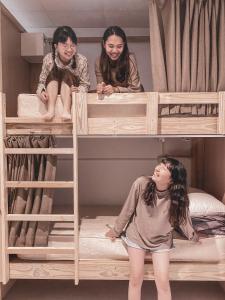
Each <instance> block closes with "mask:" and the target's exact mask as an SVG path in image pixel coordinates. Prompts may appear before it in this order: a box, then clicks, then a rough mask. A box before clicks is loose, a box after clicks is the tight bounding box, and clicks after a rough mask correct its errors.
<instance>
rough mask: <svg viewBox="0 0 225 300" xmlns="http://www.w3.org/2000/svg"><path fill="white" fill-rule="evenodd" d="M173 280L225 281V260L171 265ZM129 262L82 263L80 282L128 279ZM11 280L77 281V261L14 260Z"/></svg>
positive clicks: (149, 274)
mask: <svg viewBox="0 0 225 300" xmlns="http://www.w3.org/2000/svg"><path fill="white" fill-rule="evenodd" d="M169 268H170V269H169V277H170V280H177V281H184V280H186V281H224V278H225V261H222V262H221V263H218V264H214V263H198V262H193V263H191V262H188V263H187V262H185V263H183V262H177V263H175V262H171V263H170V267H169ZM129 273H130V272H129V262H128V261H119V260H116V261H115V260H110V259H109V260H105V261H104V260H94V259H93V260H81V261H80V279H83V280H88V279H91V280H128V279H129ZM10 277H11V278H13V279H22V278H23V279H31V278H32V279H73V278H74V263H73V261H46V262H44V261H32V262H28V261H27V262H24V261H21V260H13V261H12V262H10ZM144 279H145V280H154V276H153V268H152V264H149V263H146V264H145V272H144Z"/></svg>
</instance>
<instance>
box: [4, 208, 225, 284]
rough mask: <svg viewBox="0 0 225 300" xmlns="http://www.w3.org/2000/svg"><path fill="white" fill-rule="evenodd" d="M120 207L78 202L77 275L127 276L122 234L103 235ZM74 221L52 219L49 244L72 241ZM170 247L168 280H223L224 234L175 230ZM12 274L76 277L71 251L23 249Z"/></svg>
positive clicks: (148, 264)
mask: <svg viewBox="0 0 225 300" xmlns="http://www.w3.org/2000/svg"><path fill="white" fill-rule="evenodd" d="M119 210H120V207H115V206H113V207H112V206H105V207H98V206H95V207H81V208H80V217H81V218H80V231H79V233H80V236H79V241H80V244H79V279H80V280H83V279H85V280H127V279H128V278H129V260H128V254H127V251H126V248H125V246H124V244H123V242H122V240H121V239H116V241H114V242H112V241H111V240H109V239H108V238H106V237H105V232H106V231H107V224H109V225H113V224H114V221H115V218H116V216H117V215H118V212H119ZM73 240H74V232H73V224H72V223H70V222H56V223H54V225H53V226H52V229H51V232H50V235H49V240H48V246H49V247H57V248H60V247H65V246H68V247H73V246H74V242H73ZM174 245H175V248H174V249H173V250H171V255H170V257H171V264H170V280H188V281H224V279H225V236H224V235H220V236H218V235H216V236H204V237H201V240H200V243H199V244H196V243H192V242H190V241H188V240H186V239H184V238H183V237H181V236H180V235H179V234H177V233H175V237H174ZM10 278H12V279H21V278H23V279H28V278H29V279H31V278H33V279H74V261H73V255H72V254H64V255H62V254H42V255H30V254H23V255H19V256H17V257H15V256H13V257H11V259H10ZM144 278H145V279H147V280H153V279H154V275H153V268H152V262H151V257H150V255H147V256H146V263H145V275H144Z"/></svg>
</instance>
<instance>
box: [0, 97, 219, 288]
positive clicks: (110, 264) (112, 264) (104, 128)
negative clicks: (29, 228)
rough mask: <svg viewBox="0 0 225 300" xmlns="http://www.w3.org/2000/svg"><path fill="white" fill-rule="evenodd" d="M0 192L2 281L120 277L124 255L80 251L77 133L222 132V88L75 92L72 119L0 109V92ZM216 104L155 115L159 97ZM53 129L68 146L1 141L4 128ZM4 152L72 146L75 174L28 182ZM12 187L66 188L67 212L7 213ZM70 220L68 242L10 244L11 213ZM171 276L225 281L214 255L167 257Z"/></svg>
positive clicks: (124, 272)
mask: <svg viewBox="0 0 225 300" xmlns="http://www.w3.org/2000/svg"><path fill="white" fill-rule="evenodd" d="M0 98H1V99H0V100H1V101H0V193H1V214H0V222H1V223H0V224H1V225H0V234H1V240H0V241H1V244H0V250H1V258H0V259H1V269H0V282H2V283H3V284H6V283H7V282H8V281H9V279H22V278H23V279H25V278H27V279H31V278H33V279H73V280H74V282H75V284H78V282H79V280H83V279H89V280H92V279H93V280H126V279H128V277H129V266H128V261H118V260H112V259H110V258H109V259H107V260H105V259H104V260H103V259H88V260H81V259H79V228H78V220H79V212H78V193H77V191H78V180H77V178H78V169H77V160H78V152H77V143H78V137H89V136H104V137H107V136H129V137H137V136H142V137H143V136H146V137H155V136H186V135H188V136H193V137H196V136H202V137H205V136H206V137H208V136H218V137H219V136H220V137H224V135H225V93H224V92H219V93H147V92H146V93H137V94H115V95H112V96H110V97H107V98H106V99H104V100H97V95H96V94H82V93H81V94H75V93H73V97H72V98H73V99H72V100H73V106H72V115H73V118H72V121H71V122H63V121H62V120H61V119H60V118H55V119H53V121H51V122H44V121H43V119H41V118H36V119H35V118H22V117H17V118H8V117H6V109H5V98H4V95H3V94H2V93H1V94H0ZM162 104H163V105H165V104H166V105H169V104H172V105H175V104H179V105H183V104H193V105H198V104H200V105H201V104H216V105H218V112H219V113H218V116H204V117H202V116H201V117H198V116H195V117H193V116H192V117H182V116H181V117H166V118H163V117H162V118H159V117H158V111H159V106H160V105H162ZM29 134H38V135H39V134H53V135H70V136H72V139H73V147H72V148H54V149H53V148H52V149H51V148H48V149H40V148H39V149H35V148H32V149H28V148H24V149H21V148H20V149H12V148H11V149H9V148H5V146H4V142H3V141H4V138H5V137H6V136H8V135H29ZM8 154H70V155H71V154H72V155H73V170H74V173H73V181H60V182H59V181H56V182H40V181H39V182H37V181H36V182H28V181H23V182H22V181H21V182H17V181H7V173H6V156H7V155H8ZM11 187H14V188H17V187H24V188H25V187H32V188H36V187H47V188H72V189H73V191H74V194H73V195H74V212H73V214H70V215H63V214H57V215H53V214H52V215H27V214H23V215H15V214H8V197H7V189H8V188H11ZM16 220H17V221H71V222H74V245H75V247H73V248H66V247H65V248H49V247H8V222H9V221H16ZM41 253H54V254H56V253H57V254H59V253H63V254H65V253H66V254H73V257H74V260H73V261H29V260H27V261H25V260H21V259H18V258H13V259H11V258H10V254H41ZM144 278H145V279H148V280H152V279H154V275H153V269H152V265H151V263H149V262H147V263H146V265H145V275H144ZM170 279H171V280H188V281H202V280H203V281H224V280H225V261H220V262H219V263H202V262H199V263H198V262H172V263H171V264H170Z"/></svg>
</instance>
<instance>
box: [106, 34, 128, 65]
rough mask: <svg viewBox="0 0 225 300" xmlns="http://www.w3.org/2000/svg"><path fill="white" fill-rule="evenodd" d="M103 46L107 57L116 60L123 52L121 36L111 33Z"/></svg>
mask: <svg viewBox="0 0 225 300" xmlns="http://www.w3.org/2000/svg"><path fill="white" fill-rule="evenodd" d="M104 48H105V51H106V54H107V55H108V56H109V58H110V59H111V60H114V61H116V60H117V59H118V58H119V57H120V55H121V54H122V52H123V49H124V42H123V40H122V38H121V37H119V36H117V35H115V34H113V35H110V36H109V37H108V39H107V40H106V42H105V43H104Z"/></svg>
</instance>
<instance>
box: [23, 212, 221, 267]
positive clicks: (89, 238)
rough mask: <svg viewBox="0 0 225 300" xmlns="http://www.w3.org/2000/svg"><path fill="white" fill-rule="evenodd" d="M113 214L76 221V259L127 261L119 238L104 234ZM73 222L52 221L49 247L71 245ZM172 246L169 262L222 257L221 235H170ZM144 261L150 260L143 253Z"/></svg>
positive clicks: (58, 257)
mask: <svg viewBox="0 0 225 300" xmlns="http://www.w3.org/2000/svg"><path fill="white" fill-rule="evenodd" d="M115 218H116V217H115V216H102V215H101V216H95V217H83V218H82V219H81V224H80V244H79V258H80V259H81V260H114V261H116V260H120V261H121V260H123V261H127V260H128V254H127V251H126V248H125V246H124V244H123V242H122V240H121V239H120V238H118V239H116V240H115V241H113V242H112V241H111V240H110V239H108V238H106V237H105V232H106V231H107V230H108V229H107V227H106V224H109V225H113V224H114V221H115ZM73 245H74V243H73V224H72V223H65V222H56V223H55V224H54V226H53V228H52V230H51V233H50V236H49V241H48V246H49V247H59V248H60V247H73ZM174 246H175V248H174V249H172V250H171V252H170V259H171V261H181V262H213V263H216V262H219V261H221V260H223V259H225V236H213V237H204V238H201V239H200V243H193V242H191V241H188V240H186V239H184V238H181V237H180V236H178V235H176V236H175V237H174ZM19 257H20V258H22V259H32V260H35V259H38V260H73V256H72V255H69V254H63V255H62V254H45V255H36V254H35V255H27V254H26V255H20V256H19ZM146 259H147V260H149V259H151V257H150V255H147V257H146Z"/></svg>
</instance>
